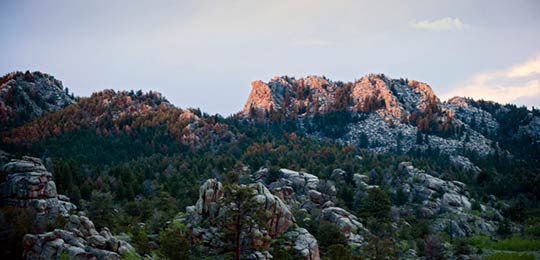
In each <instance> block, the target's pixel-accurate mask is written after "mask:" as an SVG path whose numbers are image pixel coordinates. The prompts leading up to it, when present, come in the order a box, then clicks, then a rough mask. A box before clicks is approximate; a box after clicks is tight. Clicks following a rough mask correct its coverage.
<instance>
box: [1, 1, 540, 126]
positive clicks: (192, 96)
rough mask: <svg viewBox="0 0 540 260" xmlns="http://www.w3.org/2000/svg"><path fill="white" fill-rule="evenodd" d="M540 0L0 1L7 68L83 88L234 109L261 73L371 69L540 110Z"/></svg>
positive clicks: (338, 76)
mask: <svg viewBox="0 0 540 260" xmlns="http://www.w3.org/2000/svg"><path fill="white" fill-rule="evenodd" d="M539 14H540V1H538V0H530V1H525V0H513V1H497V0H490V1H487V0H486V1H484V0H449V1H447V0H437V1H435V0H418V1H406V0H400V1H388V0H382V1H363V0H354V1H353V0H351V1H347V0H273V1H256V0H229V1H224V0H220V1H217V0H216V1H206V0H195V1H187V0H186V1H181V0H178V1H137V0H130V1H102V0H96V1H71V0H40V1H37V0H36V1H26V0H22V1H7V0H0V35H2V37H1V38H0V74H5V73H8V72H11V71H16V70H19V71H26V70H30V71H35V70H39V71H42V72H45V73H49V74H51V75H53V76H55V78H57V79H60V80H62V82H63V84H64V86H65V87H68V88H69V89H70V91H72V92H74V93H75V94H76V95H79V96H89V95H90V94H91V93H92V92H95V91H98V90H102V89H110V88H112V89H116V90H131V89H134V90H138V89H142V90H145V91H148V90H156V91H159V92H161V93H163V95H164V96H165V97H166V98H167V99H168V100H169V101H171V102H172V103H173V104H175V105H176V106H178V107H181V108H188V107H199V108H201V109H202V110H203V111H205V112H208V113H210V114H214V113H220V114H222V115H225V116H227V115H230V114H233V113H235V112H238V111H240V110H241V109H242V107H243V105H244V103H245V101H246V100H247V97H248V95H249V92H250V90H251V86H250V83H251V81H254V80H263V81H268V80H269V79H271V78H272V77H274V76H276V75H289V76H295V77H305V76H308V75H320V76H323V75H324V76H326V77H328V78H330V79H332V80H336V81H337V80H341V81H353V80H355V79H359V78H360V77H362V76H364V75H366V74H369V73H384V74H385V75H388V76H390V77H393V78H409V79H415V80H419V81H422V82H426V83H428V84H429V85H430V86H431V87H432V88H433V90H434V91H435V93H436V94H437V95H438V96H439V97H440V98H441V99H442V100H445V99H447V98H450V97H452V96H456V95H458V96H467V97H473V98H475V99H480V98H483V99H488V100H495V101H498V102H502V103H515V104H518V105H527V106H529V107H531V106H535V107H537V108H538V107H540V15H539Z"/></svg>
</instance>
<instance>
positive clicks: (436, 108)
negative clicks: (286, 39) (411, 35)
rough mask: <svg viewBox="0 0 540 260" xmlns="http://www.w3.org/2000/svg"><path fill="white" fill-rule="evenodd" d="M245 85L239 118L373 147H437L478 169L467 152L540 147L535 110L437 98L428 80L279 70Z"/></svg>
mask: <svg viewBox="0 0 540 260" xmlns="http://www.w3.org/2000/svg"><path fill="white" fill-rule="evenodd" d="M251 85H252V90H251V93H250V95H249V97H248V100H247V102H246V104H245V106H244V109H243V111H242V112H241V113H239V117H241V118H251V119H255V120H258V121H261V120H262V121H269V122H285V121H292V122H293V125H296V131H298V132H301V133H305V134H308V135H311V136H314V137H317V138H328V139H331V140H334V141H337V142H340V143H343V144H352V145H355V146H358V147H361V148H366V149H368V150H371V151H374V152H397V153H425V152H430V153H431V152H435V153H439V152H440V153H442V154H445V155H449V156H451V158H452V160H451V161H452V162H453V163H455V164H456V165H459V166H463V167H466V168H467V169H477V168H476V167H475V166H474V165H472V164H471V162H470V161H469V160H468V158H467V157H468V156H466V155H467V154H470V153H474V154H477V155H481V156H486V155H490V154H495V153H504V151H505V150H511V151H512V152H514V150H515V149H512V147H508V146H509V145H510V146H511V143H512V142H515V141H516V140H523V142H520V143H521V144H524V145H526V146H527V147H528V148H531V149H534V150H535V151H538V149H539V148H540V145H539V143H538V142H539V141H540V138H539V137H540V136H539V133H540V127H539V122H540V111H538V110H534V109H533V110H532V111H530V110H528V109H527V108H525V107H522V108H518V107H516V106H512V105H501V104H497V103H494V102H487V101H478V102H477V101H474V100H472V99H466V98H461V97H454V98H452V99H450V100H448V101H447V102H441V101H440V99H439V98H438V97H437V96H436V95H435V93H434V92H433V90H432V89H431V87H430V86H429V85H427V84H425V83H422V82H418V81H415V80H407V79H391V78H388V77H387V76H385V75H384V74H380V75H375V74H370V75H367V76H364V77H361V78H360V79H359V80H356V81H354V82H346V83H343V82H341V81H337V82H334V81H332V80H330V79H327V78H326V77H318V76H309V77H306V78H300V79H295V78H292V77H288V76H281V77H274V78H272V79H271V80H270V81H269V82H268V83H264V82H262V81H254V82H252V84H251ZM514 114H515V115H516V116H513V115H514ZM509 118H513V120H514V121H513V122H509V121H508V120H509ZM501 145H502V146H503V147H501ZM513 148H515V147H513ZM518 152H519V151H518Z"/></svg>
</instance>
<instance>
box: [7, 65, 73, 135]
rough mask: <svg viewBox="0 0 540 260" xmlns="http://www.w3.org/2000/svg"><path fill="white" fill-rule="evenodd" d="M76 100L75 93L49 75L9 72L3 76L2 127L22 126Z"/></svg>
mask: <svg viewBox="0 0 540 260" xmlns="http://www.w3.org/2000/svg"><path fill="white" fill-rule="evenodd" d="M73 103H75V97H74V96H73V94H70V93H69V90H68V89H67V88H64V87H63V85H62V82H61V81H59V80H57V79H55V78H54V77H53V76H51V75H49V74H45V73H41V72H29V71H26V72H25V73H23V72H12V73H9V74H6V75H5V76H3V77H2V78H0V123H1V124H0V125H1V126H0V130H6V129H9V128H12V127H16V126H20V125H22V124H24V123H25V122H28V121H30V120H32V119H34V118H38V117H42V116H44V115H46V114H49V113H52V112H56V111H58V110H60V109H62V108H64V107H66V106H68V105H71V104H73Z"/></svg>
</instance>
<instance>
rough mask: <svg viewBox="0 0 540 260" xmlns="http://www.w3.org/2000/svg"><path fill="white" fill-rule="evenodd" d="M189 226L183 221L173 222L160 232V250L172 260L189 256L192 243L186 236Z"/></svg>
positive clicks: (181, 259) (179, 259) (180, 259)
mask: <svg viewBox="0 0 540 260" xmlns="http://www.w3.org/2000/svg"><path fill="white" fill-rule="evenodd" d="M186 233H187V228H186V226H185V225H183V224H182V223H178V222H173V223H172V224H171V226H170V227H168V228H166V229H165V230H163V231H161V232H160V233H159V246H160V249H159V250H160V252H161V254H162V255H163V256H165V257H167V258H168V259H170V260H177V259H178V260H183V259H188V258H189V247H190V243H189V240H188V239H187V237H186Z"/></svg>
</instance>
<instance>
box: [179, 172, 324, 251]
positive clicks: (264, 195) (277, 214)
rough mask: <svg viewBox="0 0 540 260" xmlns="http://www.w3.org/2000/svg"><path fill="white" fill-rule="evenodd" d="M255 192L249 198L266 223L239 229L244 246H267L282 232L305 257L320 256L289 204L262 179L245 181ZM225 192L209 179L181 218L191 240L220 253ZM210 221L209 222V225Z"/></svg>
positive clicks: (225, 216)
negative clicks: (254, 181)
mask: <svg viewBox="0 0 540 260" xmlns="http://www.w3.org/2000/svg"><path fill="white" fill-rule="evenodd" d="M247 186H248V187H250V188H252V189H253V191H254V193H253V197H252V200H253V201H254V202H256V204H257V205H258V206H257V209H256V210H262V212H264V213H265V214H264V215H266V216H268V218H267V223H266V225H265V226H266V227H267V228H264V227H261V226H258V225H254V226H249V227H244V228H243V229H242V245H244V246H243V247H244V248H255V247H259V248H261V247H262V248H266V249H268V248H269V247H270V244H268V242H265V241H268V239H272V238H277V237H278V236H281V235H284V236H287V237H289V238H290V239H292V244H293V245H292V246H291V248H292V249H294V250H296V252H297V253H298V254H300V255H302V256H304V258H305V259H319V251H318V246H317V241H316V240H315V239H314V238H313V236H311V234H309V233H308V232H307V231H306V230H305V229H301V228H298V227H297V226H296V224H295V219H294V216H293V214H292V213H291V211H290V210H289V208H288V207H287V205H286V204H285V203H283V202H282V201H281V199H280V198H279V197H278V196H276V195H273V194H272V193H271V192H270V191H269V190H268V189H267V188H266V186H265V185H263V184H262V183H253V184H249V185H247ZM224 196H225V193H224V189H223V185H222V184H221V183H220V182H218V181H217V180H216V179H209V180H207V181H206V182H205V183H203V184H202V185H201V188H200V191H199V199H198V200H197V203H196V205H195V206H190V207H188V208H187V209H186V214H185V215H184V216H182V218H181V221H182V222H184V223H185V224H187V226H188V227H189V228H190V230H191V236H192V238H193V242H194V243H195V244H196V245H200V246H204V247H205V248H208V250H211V251H212V252H215V253H217V254H219V253H220V252H221V250H222V248H223V241H222V240H221V239H220V237H221V236H222V235H223V228H224V227H222V226H220V223H223V221H222V220H223V219H224V218H227V217H228V216H227V212H228V211H229V210H230V209H229V208H230V207H232V206H233V205H227V204H224V203H223V199H224ZM209 224H210V225H209ZM242 254H243V255H244V257H246V258H248V259H251V258H253V259H267V257H269V253H268V252H266V251H260V250H244V251H243V252H242Z"/></svg>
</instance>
